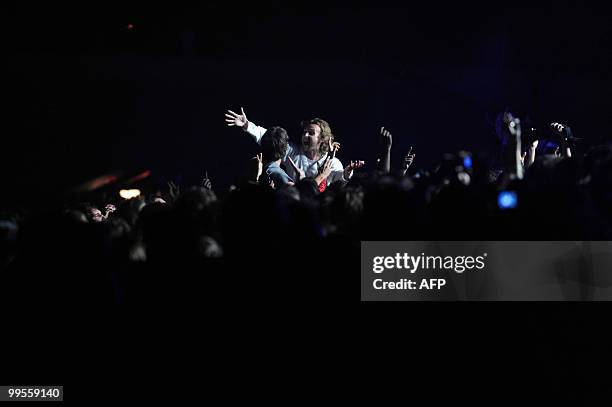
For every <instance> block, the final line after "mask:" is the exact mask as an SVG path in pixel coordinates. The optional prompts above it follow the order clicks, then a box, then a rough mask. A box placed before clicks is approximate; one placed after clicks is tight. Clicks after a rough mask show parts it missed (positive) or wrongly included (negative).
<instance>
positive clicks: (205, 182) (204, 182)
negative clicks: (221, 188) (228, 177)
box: [202, 171, 212, 191]
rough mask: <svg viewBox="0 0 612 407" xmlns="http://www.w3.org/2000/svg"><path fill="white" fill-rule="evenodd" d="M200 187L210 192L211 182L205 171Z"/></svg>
mask: <svg viewBox="0 0 612 407" xmlns="http://www.w3.org/2000/svg"><path fill="white" fill-rule="evenodd" d="M202 186H203V187H204V188H206V189H208V190H209V191H212V181H211V180H210V178H208V171H206V175H205V176H204V179H203V180H202Z"/></svg>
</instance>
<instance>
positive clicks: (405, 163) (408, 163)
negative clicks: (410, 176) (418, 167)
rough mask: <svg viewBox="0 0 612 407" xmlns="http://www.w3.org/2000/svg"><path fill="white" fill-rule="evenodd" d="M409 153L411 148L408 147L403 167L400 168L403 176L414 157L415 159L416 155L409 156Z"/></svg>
mask: <svg viewBox="0 0 612 407" xmlns="http://www.w3.org/2000/svg"><path fill="white" fill-rule="evenodd" d="M411 153H412V147H410V149H409V150H408V153H406V156H405V157H404V162H403V167H402V170H403V171H404V174H406V171H408V168H410V166H411V165H412V163H413V162H414V157H416V154H411Z"/></svg>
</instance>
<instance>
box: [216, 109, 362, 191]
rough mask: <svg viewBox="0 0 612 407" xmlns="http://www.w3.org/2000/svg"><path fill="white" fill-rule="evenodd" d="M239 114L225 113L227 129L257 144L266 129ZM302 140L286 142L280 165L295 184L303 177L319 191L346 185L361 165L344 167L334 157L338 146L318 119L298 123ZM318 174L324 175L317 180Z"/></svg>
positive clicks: (351, 163) (229, 111)
mask: <svg viewBox="0 0 612 407" xmlns="http://www.w3.org/2000/svg"><path fill="white" fill-rule="evenodd" d="M240 111H241V113H240V114H238V113H235V112H233V111H231V110H228V111H227V113H226V114H225V117H226V119H225V121H226V123H227V125H228V126H230V127H231V126H237V127H240V128H242V129H243V130H244V131H246V132H247V133H249V134H250V135H251V136H253V138H254V139H255V141H256V142H257V143H258V144H260V143H261V138H262V136H263V135H264V134H265V132H266V129H265V128H263V127H261V126H258V125H256V124H255V123H253V122H251V121H249V120H248V119H247V117H246V113H245V112H244V109H242V108H240ZM301 127H302V136H301V139H300V145H296V144H295V143H293V142H289V146H288V148H287V152H286V154H285V156H284V157H283V159H282V160H281V162H282V163H283V164H284V167H285V169H286V171H287V174H288V175H289V177H291V178H292V179H293V180H295V181H298V180H300V179H303V178H305V177H310V178H314V179H316V180H317V183H318V184H319V187H320V190H324V189H325V187H326V186H327V185H330V184H332V183H334V182H338V181H343V182H347V181H348V180H349V179H350V178H351V177H352V176H353V171H354V170H355V169H357V168H360V167H362V166H363V165H364V162H363V161H351V162H350V163H349V165H347V166H346V167H343V165H342V163H341V162H340V160H339V159H337V158H336V157H335V151H337V149H339V147H340V145H339V144H338V143H334V142H333V134H332V132H331V128H330V127H329V124H328V123H327V122H326V121H325V120H323V119H319V118H314V119H311V120H306V121H304V122H302V123H301ZM321 174H323V175H326V177H325V176H320V175H321Z"/></svg>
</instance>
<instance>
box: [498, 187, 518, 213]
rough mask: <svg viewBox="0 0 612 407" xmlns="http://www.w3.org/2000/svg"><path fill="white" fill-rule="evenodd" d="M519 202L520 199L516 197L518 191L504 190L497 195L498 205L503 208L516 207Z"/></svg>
mask: <svg viewBox="0 0 612 407" xmlns="http://www.w3.org/2000/svg"><path fill="white" fill-rule="evenodd" d="M517 203H518V199H517V197H516V192H514V191H502V192H500V193H499V196H498V197H497V205H498V206H499V207H500V208H501V209H512V208H516V204H517Z"/></svg>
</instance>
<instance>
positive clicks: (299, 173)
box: [287, 157, 306, 181]
mask: <svg viewBox="0 0 612 407" xmlns="http://www.w3.org/2000/svg"><path fill="white" fill-rule="evenodd" d="M287 158H288V159H289V164H291V167H293V171H295V174H296V178H297V179H296V181H299V180H301V179H304V178H306V173H305V172H304V171H303V170H301V169H300V168H298V166H297V165H296V164H295V162H294V161H293V160H292V159H291V157H287Z"/></svg>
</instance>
